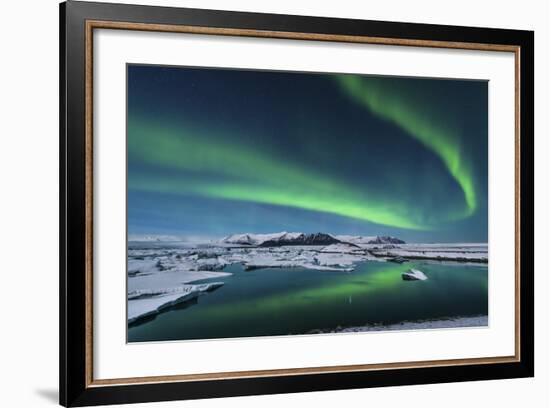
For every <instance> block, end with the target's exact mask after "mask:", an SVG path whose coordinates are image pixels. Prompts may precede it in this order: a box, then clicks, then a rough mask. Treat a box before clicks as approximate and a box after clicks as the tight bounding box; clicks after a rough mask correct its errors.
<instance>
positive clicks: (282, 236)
mask: <svg viewBox="0 0 550 408" xmlns="http://www.w3.org/2000/svg"><path fill="white" fill-rule="evenodd" d="M221 242H223V243H225V244H235V245H251V246H261V247H275V246H284V245H330V244H336V243H338V242H340V241H339V240H338V239H336V238H334V237H333V236H332V235H329V234H325V233H322V232H317V233H315V234H304V233H302V232H286V231H285V232H277V233H274V234H233V235H229V236H228V237H225V238H223V239H222V240H221Z"/></svg>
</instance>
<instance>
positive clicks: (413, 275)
mask: <svg viewBox="0 0 550 408" xmlns="http://www.w3.org/2000/svg"><path fill="white" fill-rule="evenodd" d="M401 277H402V278H403V280H426V279H428V277H427V276H426V275H424V272H422V271H419V270H418V269H409V270H408V271H407V272H403V273H402V274H401Z"/></svg>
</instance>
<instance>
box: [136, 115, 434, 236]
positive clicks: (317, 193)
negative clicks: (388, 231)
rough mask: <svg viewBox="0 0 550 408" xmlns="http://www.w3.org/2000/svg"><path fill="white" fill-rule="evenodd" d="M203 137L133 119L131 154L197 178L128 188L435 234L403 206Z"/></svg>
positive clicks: (146, 179)
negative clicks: (302, 211)
mask: <svg viewBox="0 0 550 408" xmlns="http://www.w3.org/2000/svg"><path fill="white" fill-rule="evenodd" d="M201 134H202V135H204V131H199V130H194V129H191V128H187V129H183V128H181V127H179V126H178V128H177V129H175V128H170V127H166V126H159V125H155V124H153V123H150V122H147V123H146V122H144V121H137V120H133V119H132V118H129V122H128V135H129V139H130V140H131V141H132V142H131V143H129V144H128V153H129V155H130V156H131V157H132V158H133V159H138V160H140V161H141V162H144V163H147V164H150V165H154V166H161V167H165V168H166V167H168V168H172V169H174V168H175V169H179V170H182V171H185V172H191V173H192V174H193V177H186V176H181V177H166V176H163V177H158V176H152V175H150V174H139V173H136V172H130V173H129V186H128V187H129V188H131V189H134V190H138V191H157V192H166V193H176V194H196V195H199V196H203V197H211V198H222V199H229V200H237V201H248V202H256V203H263V204H272V205H281V206H288V207H295V208H301V209H305V210H311V211H320V212H326V213H330V214H336V215H340V216H344V217H350V218H354V219H359V220H364V221H370V222H374V223H377V224H382V225H388V226H393V227H399V228H407V229H412V230H428V229H430V228H431V225H429V224H428V223H427V222H426V221H425V219H424V217H423V216H422V214H421V212H420V211H417V210H415V209H413V208H411V207H410V206H407V205H406V204H405V203H401V202H399V201H398V200H392V201H391V202H390V201H389V200H388V199H387V197H383V196H379V195H378V196H377V195H376V194H375V193H373V192H369V191H367V192H366V193H359V192H357V191H356V189H354V188H353V187H351V186H347V185H346V183H345V182H343V181H342V180H334V179H331V178H330V177H328V176H322V175H320V174H318V173H317V172H311V171H308V170H307V169H305V168H300V167H298V166H296V165H292V164H289V163H286V162H284V161H282V160H277V159H276V158H275V157H274V156H273V155H272V154H269V153H268V152H262V151H259V150H253V149H249V148H246V147H242V146H239V147H235V146H233V145H231V144H224V143H223V138H219V137H218V138H217V140H216V142H215V143H214V142H209V141H208V140H209V138H205V137H201ZM220 175H221V176H222V177H223V179H220V178H219V176H220Z"/></svg>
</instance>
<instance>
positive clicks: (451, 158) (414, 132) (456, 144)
mask: <svg viewBox="0 0 550 408" xmlns="http://www.w3.org/2000/svg"><path fill="white" fill-rule="evenodd" d="M336 78H337V81H338V83H339V84H340V85H341V87H342V89H343V90H344V92H345V93H346V94H347V95H348V96H349V97H351V98H352V99H353V100H355V101H356V102H357V103H359V104H361V105H362V106H364V107H366V108H367V109H369V110H370V111H371V112H373V113H374V114H376V115H377V116H379V117H381V118H383V119H386V120H388V121H390V122H391V123H393V124H394V125H396V126H398V127H399V128H401V129H402V130H404V131H405V132H406V133H407V134H408V135H410V136H411V137H413V138H414V139H416V140H417V141H418V142H420V143H421V144H422V145H423V146H425V147H426V148H427V149H429V150H430V151H432V152H433V153H435V154H436V155H437V156H438V157H439V158H440V159H441V160H442V162H443V163H444V165H445V167H446V168H447V170H448V171H449V173H450V174H451V176H452V177H453V178H454V179H455V180H456V182H457V183H458V184H459V185H460V188H461V189H462V192H463V193H464V200H465V204H466V208H465V210H464V212H462V213H461V214H455V215H454V216H453V217H452V218H453V219H460V218H465V217H467V216H470V215H472V214H473V213H474V212H475V210H476V208H477V199H476V189H475V183H474V177H473V173H472V168H471V166H470V164H469V163H468V162H467V160H466V159H465V158H464V156H463V155H462V154H461V149H460V137H459V135H458V134H457V133H456V132H454V131H453V129H451V128H450V126H449V125H448V122H447V120H446V119H448V118H446V117H441V116H439V115H437V116H436V115H434V113H433V112H434V111H435V108H436V107H430V106H426V105H428V104H427V103H426V101H419V100H418V96H417V95H415V93H414V92H407V91H406V90H404V89H403V88H402V87H397V86H395V84H394V85H393V86H388V85H390V84H391V78H378V77H359V76H357V75H338V76H336ZM426 108H433V109H430V110H426Z"/></svg>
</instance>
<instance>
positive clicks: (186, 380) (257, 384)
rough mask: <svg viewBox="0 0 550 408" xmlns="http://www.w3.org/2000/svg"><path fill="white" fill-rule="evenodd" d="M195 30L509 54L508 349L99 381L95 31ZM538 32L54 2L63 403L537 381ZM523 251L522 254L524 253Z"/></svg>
mask: <svg viewBox="0 0 550 408" xmlns="http://www.w3.org/2000/svg"><path fill="white" fill-rule="evenodd" d="M102 28H108V29H116V30H131V31H152V32H170V33H197V34H204V35H217V36H220V35H221V36H246V37H261V38H276V39H299V40H311V41H329V42H334V43H336V44H338V43H366V44H380V45H385V46H388V47H391V46H394V45H399V46H413V47H429V48H449V49H462V50H485V51H494V52H500V51H503V52H512V53H514V54H515V64H516V68H515V69H516V74H515V75H516V78H515V87H516V88H515V94H516V96H515V138H516V143H515V154H516V156H515V177H516V180H515V208H516V214H515V217H516V219H515V229H516V231H515V248H516V253H515V273H516V284H515V286H516V287H515V300H514V301H515V310H516V316H515V322H516V323H515V324H516V326H515V353H514V355H509V356H502V357H487V358H470V359H456V360H435V361H408V362H400V363H386V364H369V365H360V364H358V365H342V366H325V367H301V368H289V369H284V370H281V369H276V370H270V369H265V370H259V371H244V372H219V373H212V374H194V375H192V374H186V375H181V376H174V375H166V376H156V377H128V378H120V379H108V380H106V379H94V375H93V352H94V343H93V342H94V335H93V324H92V322H93V316H92V313H93V279H92V278H93V239H94V235H93V208H92V204H93V192H94V190H93V177H92V175H93V171H92V170H93V169H92V167H93V160H92V153H93V120H92V118H93V116H92V115H93V108H94V104H93V98H92V96H93V81H92V78H93V73H92V69H93V64H92V58H93V38H94V37H93V35H94V34H93V33H94V30H97V29H102ZM533 101H534V34H533V32H530V31H516V30H503V29H488V28H472V27H456V26H438V25H426V24H411V23H395V22H380V21H361V20H348V19H333V18H319V17H303V16H286V15H270V14H256V13H243V12H227V11H210V10H198V9H183V8H165V7H150V6H134V5H120V4H103V3H90V2H77V1H69V2H66V3H62V4H61V5H60V203H61V205H60V220H61V221H60V232H61V234H60V236H61V239H60V403H61V404H62V405H64V406H84V405H99V404H120V403H134V402H147V401H166V400H176V399H195V398H212V397H227V396H239V395H255V394H272V393H291V392H303V391H320V390H337V389H352V388H364V387H380V386H394V385H406V384H424V383H441V382H454V381H472V380H486V379H502V378H516V377H531V376H533V375H534V310H533V308H534V302H533V296H534V263H533V262H534V258H533V253H534V226H533V224H534V201H533V200H534V167H533V158H534V137H533V135H534V106H533ZM520 249H521V250H520Z"/></svg>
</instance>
